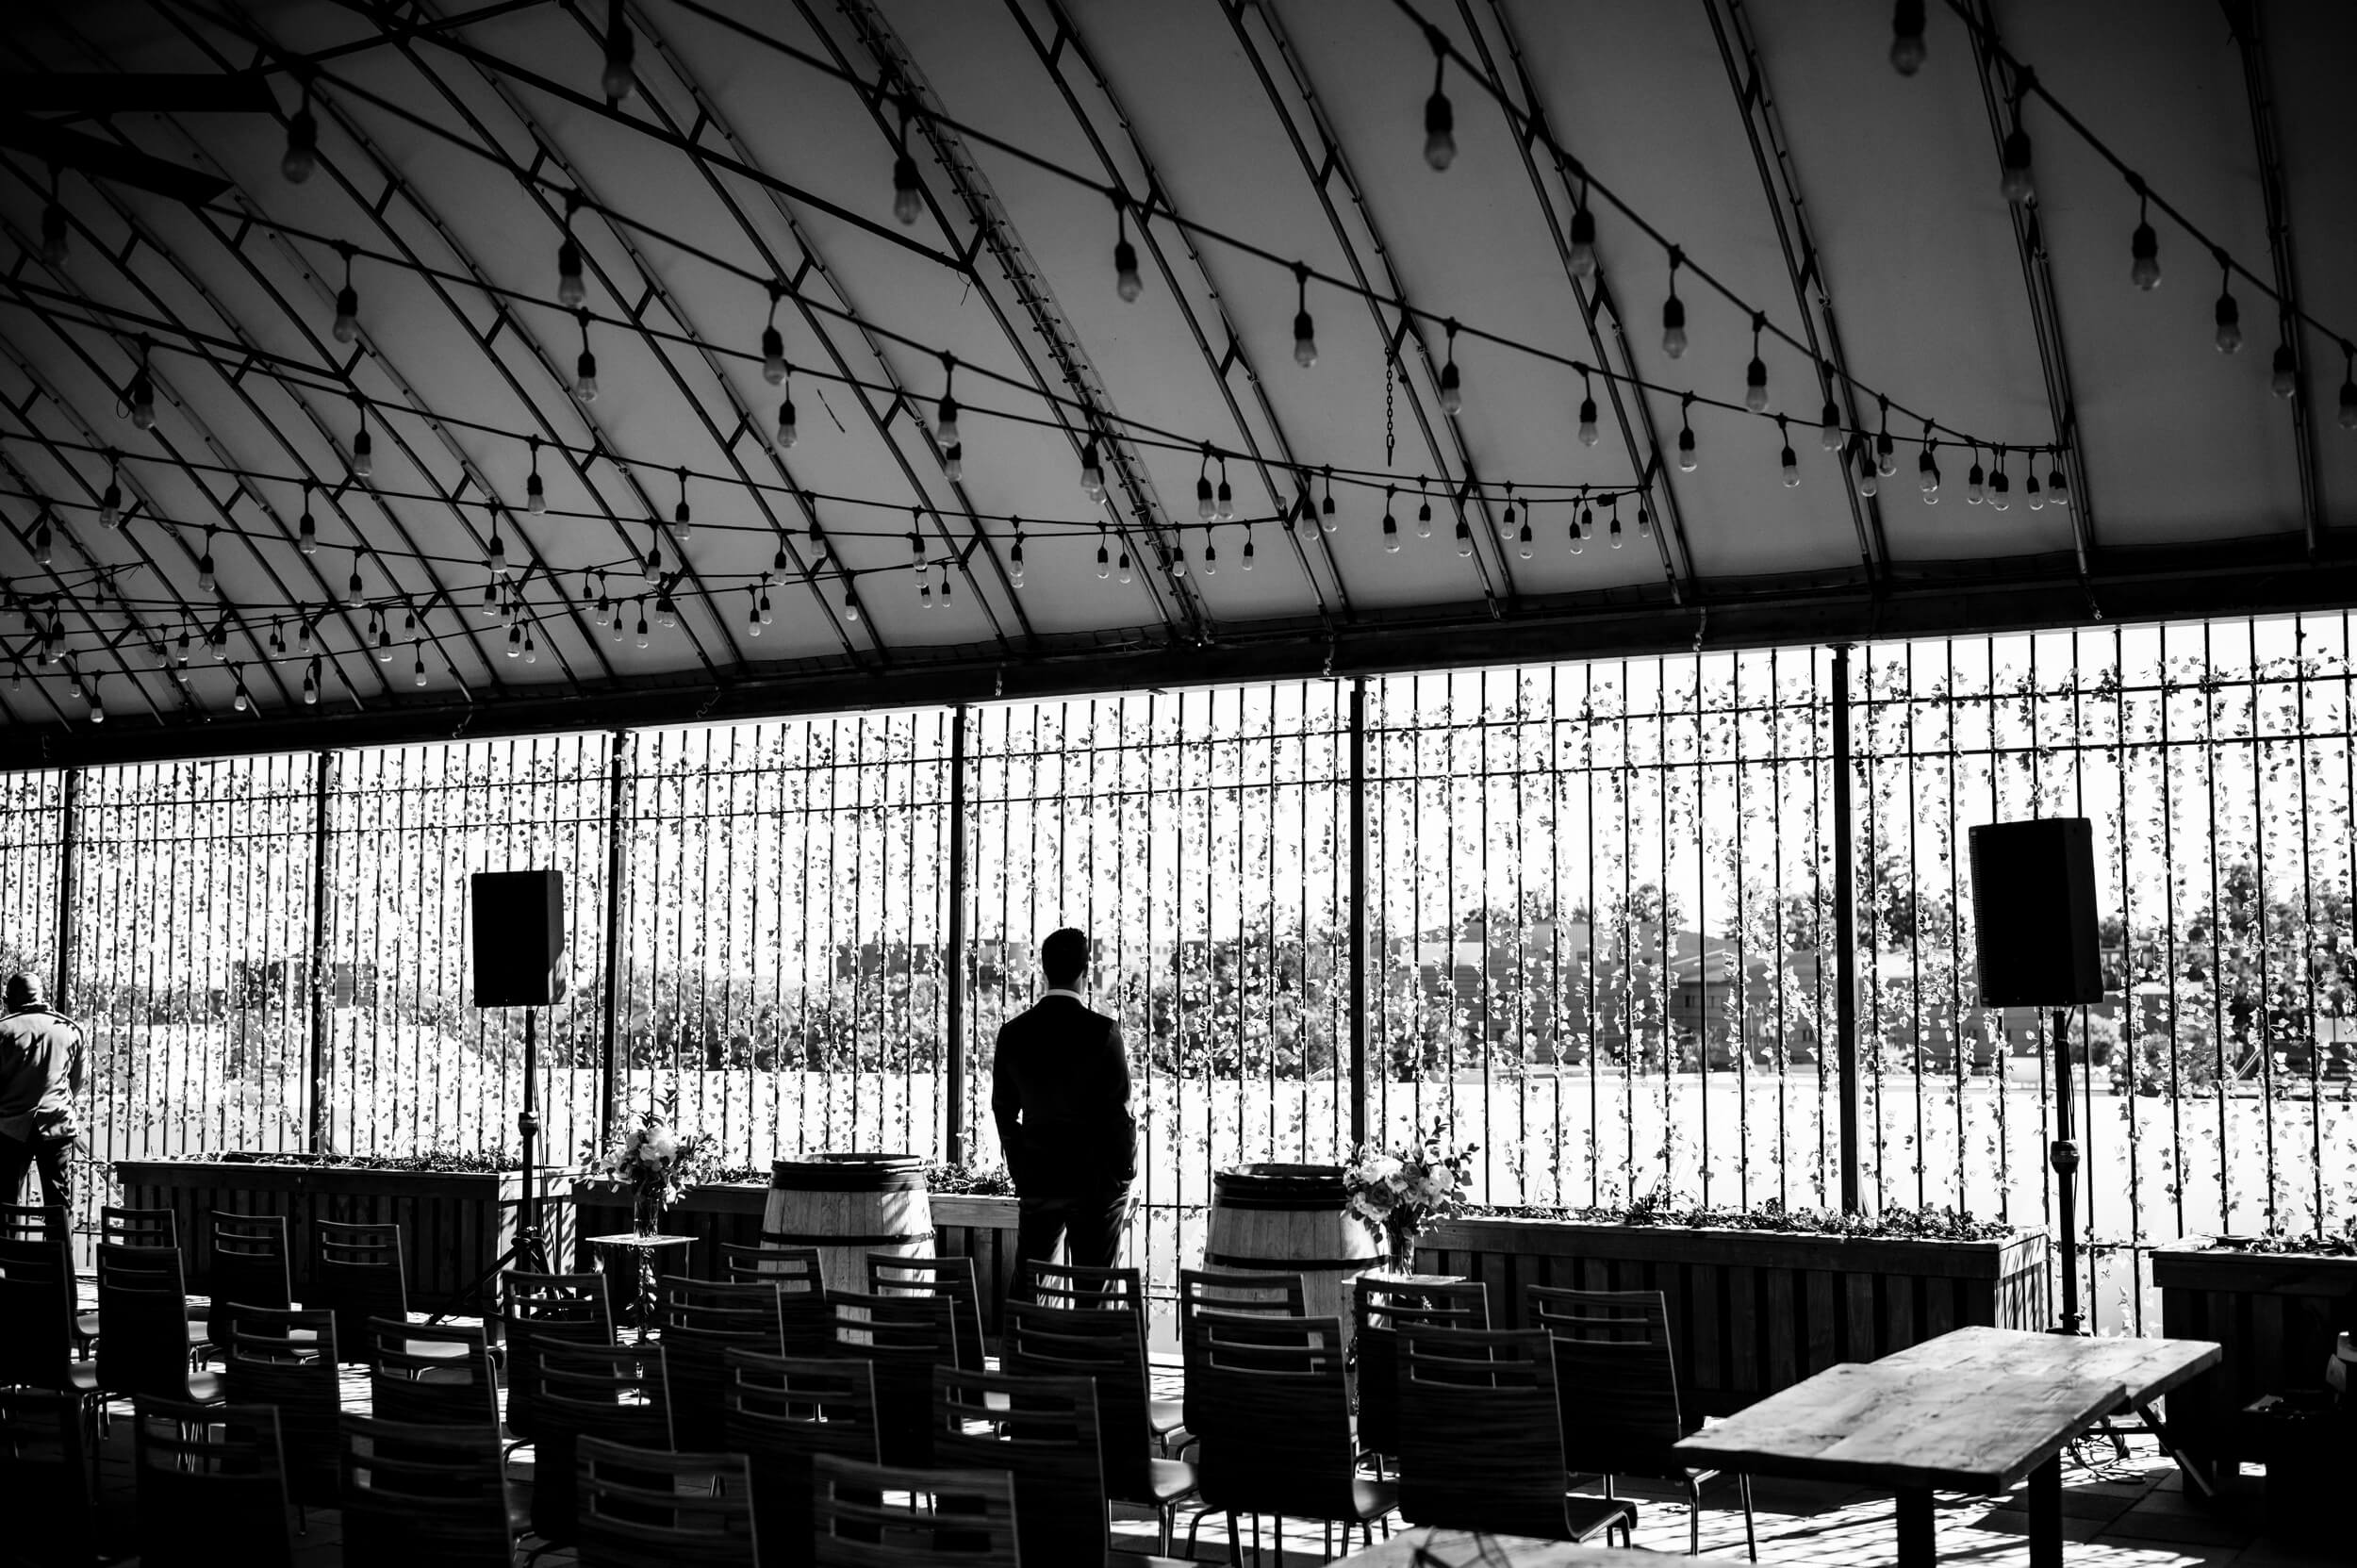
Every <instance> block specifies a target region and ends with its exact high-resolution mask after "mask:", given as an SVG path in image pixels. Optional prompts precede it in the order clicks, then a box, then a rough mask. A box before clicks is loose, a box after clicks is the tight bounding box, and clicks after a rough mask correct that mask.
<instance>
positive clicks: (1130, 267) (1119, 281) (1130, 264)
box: [1113, 192, 1146, 305]
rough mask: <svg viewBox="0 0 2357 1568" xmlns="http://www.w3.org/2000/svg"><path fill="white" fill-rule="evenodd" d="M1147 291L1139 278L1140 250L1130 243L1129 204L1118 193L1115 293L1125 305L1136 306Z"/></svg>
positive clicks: (1114, 274)
mask: <svg viewBox="0 0 2357 1568" xmlns="http://www.w3.org/2000/svg"><path fill="white" fill-rule="evenodd" d="M1145 291H1146V280H1145V279H1143V278H1141V277H1139V276H1138V248H1137V247H1136V246H1135V245H1132V244H1131V243H1129V203H1128V202H1127V201H1125V200H1123V199H1122V197H1121V195H1120V194H1119V193H1118V192H1116V193H1115V194H1114V196H1113V292H1114V293H1116V294H1118V295H1120V296H1121V302H1122V304H1124V305H1131V304H1135V303H1136V301H1137V297H1138V296H1139V295H1140V294H1142V293H1144V292H1145Z"/></svg>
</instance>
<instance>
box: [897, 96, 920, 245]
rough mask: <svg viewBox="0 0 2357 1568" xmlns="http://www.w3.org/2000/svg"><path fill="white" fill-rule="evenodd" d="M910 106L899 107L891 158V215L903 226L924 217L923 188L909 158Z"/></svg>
mask: <svg viewBox="0 0 2357 1568" xmlns="http://www.w3.org/2000/svg"><path fill="white" fill-rule="evenodd" d="M909 113H910V106H909V105H908V104H907V103H906V102H905V101H903V102H902V104H901V105H900V134H899V136H898V139H897V140H896V141H895V143H894V152H893V157H892V215H893V216H894V217H895V218H898V220H900V222H901V223H903V224H914V223H915V222H916V221H917V219H919V218H922V217H923V216H924V215H925V191H924V188H923V187H922V186H920V185H919V184H917V181H916V160H915V158H913V157H909Z"/></svg>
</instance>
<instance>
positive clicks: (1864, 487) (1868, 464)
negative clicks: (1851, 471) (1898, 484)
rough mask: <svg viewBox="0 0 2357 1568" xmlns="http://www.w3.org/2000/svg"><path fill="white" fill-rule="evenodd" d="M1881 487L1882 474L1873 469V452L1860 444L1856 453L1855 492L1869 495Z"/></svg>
mask: <svg viewBox="0 0 2357 1568" xmlns="http://www.w3.org/2000/svg"><path fill="white" fill-rule="evenodd" d="M1881 488H1882V476H1881V475H1880V474H1878V473H1876V472H1875V471H1874V454H1872V453H1871V452H1869V451H1868V450H1867V449H1866V448H1865V447H1863V446H1860V447H1859V448H1858V453H1857V493H1858V494H1860V495H1862V496H1871V495H1873V493H1874V492H1875V491H1876V490H1879V489H1881Z"/></svg>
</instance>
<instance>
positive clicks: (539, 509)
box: [524, 436, 549, 517]
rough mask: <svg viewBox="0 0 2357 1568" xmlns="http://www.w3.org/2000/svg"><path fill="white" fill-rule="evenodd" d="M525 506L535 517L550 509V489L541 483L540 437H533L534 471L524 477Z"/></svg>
mask: <svg viewBox="0 0 2357 1568" xmlns="http://www.w3.org/2000/svg"><path fill="white" fill-rule="evenodd" d="M524 506H525V508H526V509H527V510H529V511H530V512H531V513H532V515H533V516H534V517H538V516H539V515H540V514H541V513H543V512H545V511H547V510H548V509H549V487H547V486H546V485H543V484H541V483H540V437H537V436H535V437H532V471H531V472H530V473H528V474H526V475H525V476H524Z"/></svg>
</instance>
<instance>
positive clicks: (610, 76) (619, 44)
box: [598, 0, 638, 106]
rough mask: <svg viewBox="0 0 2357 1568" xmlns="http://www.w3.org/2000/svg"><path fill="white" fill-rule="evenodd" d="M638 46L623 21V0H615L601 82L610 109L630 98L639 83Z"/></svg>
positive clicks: (607, 35) (609, 16) (608, 21)
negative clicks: (636, 68) (637, 75)
mask: <svg viewBox="0 0 2357 1568" xmlns="http://www.w3.org/2000/svg"><path fill="white" fill-rule="evenodd" d="M637 58H638V42H637V40H635V39H634V38H633V37H632V36H631V31H630V24H629V23H627V22H625V21H623V20H622V0H614V8H613V9H612V10H611V11H610V12H608V13H607V21H606V28H605V70H604V72H603V73H602V74H601V75H600V76H599V78H598V85H599V87H601V88H602V89H603V90H604V92H605V101H606V103H607V104H608V105H609V106H611V105H615V104H619V103H621V102H622V101H623V100H624V99H626V98H628V97H629V96H630V93H631V89H632V88H633V87H634V86H635V83H636V76H635V70H634V67H635V65H636V63H637Z"/></svg>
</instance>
